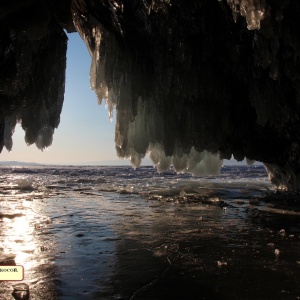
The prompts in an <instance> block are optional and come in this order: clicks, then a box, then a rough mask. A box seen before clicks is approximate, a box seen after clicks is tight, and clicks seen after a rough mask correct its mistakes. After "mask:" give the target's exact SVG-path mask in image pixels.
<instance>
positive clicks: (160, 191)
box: [0, 166, 300, 300]
mask: <svg viewBox="0 0 300 300" xmlns="http://www.w3.org/2000/svg"><path fill="white" fill-rule="evenodd" d="M0 176H1V177H0V255H1V256H0V264H1V265H22V266H23V267H24V280H23V281H22V282H14V281H2V282H0V299H14V298H16V299H21V298H22V297H23V299H26V297H27V299H28V294H29V299H40V300H47V299H49V300H52V299H53V300H56V299H300V283H299V281H300V205H299V203H298V202H299V200H300V199H299V198H300V197H299V195H298V194H296V193H282V192H278V191H276V189H275V188H274V187H273V186H272V185H271V184H270V183H269V181H268V178H267V174H266V172H265V169H264V167H263V166H252V167H250V166H226V167H223V168H222V174H221V175H220V176H209V177H192V176H190V175H188V174H185V175H182V174H176V173H174V172H173V171H172V170H171V171H170V172H168V173H164V174H158V173H157V172H156V170H155V169H153V168H152V167H141V168H138V169H137V170H133V169H132V168H130V167H88V166H86V167H74V166H69V167H59V166H58V167H50V166H48V167H26V168H24V167H13V168H9V167H2V168H0ZM19 283H26V284H27V285H28V287H29V293H28V292H27V291H23V292H22V293H20V292H19V293H17V291H16V289H15V293H14V296H13V295H12V292H13V290H14V287H15V285H17V284H19ZM21 294H22V295H21Z"/></svg>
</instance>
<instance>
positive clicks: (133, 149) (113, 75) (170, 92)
mask: <svg viewBox="0 0 300 300" xmlns="http://www.w3.org/2000/svg"><path fill="white" fill-rule="evenodd" d="M18 3H19V4H18V6H13V5H10V4H1V5H0V7H1V8H2V10H0V12H1V13H0V25H1V27H0V28H1V29H0V36H1V38H2V40H1V41H2V42H1V45H0V57H1V59H2V60H0V64H1V74H0V75H1V76H0V84H1V86H0V96H1V100H2V102H1V104H0V105H1V106H0V108H1V111H0V132H1V134H2V135H1V137H2V140H1V142H0V144H1V143H2V144H4V143H5V145H6V147H7V148H8V149H11V146H12V140H11V134H12V133H13V130H14V125H15V123H16V121H19V122H21V123H22V126H23V128H24V129H25V131H26V141H27V143H29V144H30V143H36V144H37V146H38V147H40V148H43V147H46V146H48V145H49V144H50V143H51V141H52V134H53V131H54V129H55V128H56V126H57V125H58V122H59V114H60V110H61V105H62V99H63V87H64V67H65V46H66V38H65V36H64V33H63V31H62V28H64V29H67V30H69V31H75V30H76V31H78V32H79V33H80V35H81V36H82V38H83V40H84V41H85V43H86V45H87V47H88V49H89V52H90V54H91V56H92V66H91V73H90V78H91V86H92V88H93V89H94V90H95V92H96V95H97V97H98V101H99V103H101V102H102V101H105V102H106V104H107V106H108V108H109V111H110V114H112V112H113V110H114V109H116V120H117V124H116V133H115V134H116V135H115V142H116V151H117V153H118V155H119V156H120V157H122V158H128V159H130V160H131V162H132V164H133V165H134V166H135V167H137V166H139V164H140V163H141V160H142V159H143V157H144V156H145V154H146V153H149V156H150V157H151V159H152V160H153V162H154V164H155V165H156V166H157V169H158V170H159V171H160V172H161V171H164V170H166V169H168V168H169V166H170V165H171V164H172V165H174V168H175V169H176V170H177V171H178V172H191V173H193V174H197V175H199V174H212V173H213V174H216V173H218V172H219V170H220V167H221V165H222V159H223V158H231V156H232V155H233V157H234V158H235V159H237V160H243V159H244V158H245V157H246V158H247V162H248V163H251V161H253V160H258V161H262V162H264V163H266V167H267V169H268V170H269V172H270V178H271V180H272V181H273V182H274V183H276V184H277V185H278V186H281V185H282V186H283V185H284V186H286V187H288V188H290V189H300V184H299V182H300V175H299V174H300V148H299V145H300V133H299V130H298V128H300V100H299V99H300V98H299V97H300V96H299V95H300V85H299V82H300V71H299V70H300V46H299V45H300V37H299V33H298V31H297V28H298V26H299V20H300V19H299V17H298V16H299V14H300V2H299V1H298V0H281V1H273V0H199V1H198V0H197V1H196V0H193V1H186V0H130V1H129V0H124V1H120V0H97V1H96V0H63V1H58V0H55V1H51V4H50V3H48V2H47V3H46V2H45V3H44V2H43V4H41V3H40V2H39V1H38V0H32V1H25V0H23V1H22V0H20V1H19V2H18ZM24 8H26V9H27V10H26V9H25V12H26V13H24ZM37 11H39V14H37V13H36V12H37ZM24 16H25V17H24ZM29 17H30V18H31V19H32V20H31V21H26V20H27V19H28V20H30V18H29ZM18 19H20V20H21V21H20V22H19V23H18V22H17V23H16V21H11V20H18ZM297 24H298V25H297ZM28 74H29V76H27V75H28Z"/></svg>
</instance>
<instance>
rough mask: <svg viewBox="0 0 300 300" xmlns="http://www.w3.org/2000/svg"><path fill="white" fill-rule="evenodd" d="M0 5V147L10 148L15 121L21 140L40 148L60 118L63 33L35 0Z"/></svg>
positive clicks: (51, 133) (49, 143) (62, 76)
mask: <svg viewBox="0 0 300 300" xmlns="http://www.w3.org/2000/svg"><path fill="white" fill-rule="evenodd" d="M5 2H6V1H5ZM0 8H1V9H0V68H1V71H0V128H2V134H1V139H0V151H1V150H2V148H3V146H5V147H6V148H7V149H8V150H11V148H12V134H13V132H14V128H15V125H16V123H17V122H20V123H21V125H22V128H23V129H24V131H25V142H26V143H27V144H28V145H31V144H33V143H35V144H36V146H37V147H38V148H39V149H41V150H42V149H44V148H45V147H48V146H50V145H51V143H52V136H53V133H54V129H55V128H57V126H58V124H59V121H60V113H61V109H62V105H63V100H64V84H65V68H66V47H67V38H66V35H65V33H64V31H63V29H62V28H61V27H60V25H59V24H58V23H57V21H56V20H55V18H54V17H53V16H52V15H51V13H50V12H49V7H48V6H47V5H46V4H44V3H43V2H41V1H27V2H24V1H23V2H22V1H15V2H12V3H2V4H1V5H0Z"/></svg>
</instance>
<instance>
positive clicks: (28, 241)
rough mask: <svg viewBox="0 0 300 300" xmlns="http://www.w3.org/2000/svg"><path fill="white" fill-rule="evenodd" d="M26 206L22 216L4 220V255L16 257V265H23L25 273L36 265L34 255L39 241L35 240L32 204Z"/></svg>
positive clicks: (21, 213)
mask: <svg viewBox="0 0 300 300" xmlns="http://www.w3.org/2000/svg"><path fill="white" fill-rule="evenodd" d="M26 206H27V207H24V206H23V208H22V209H21V210H20V211H19V212H18V213H20V216H15V217H4V218H3V219H2V221H3V222H2V235H3V241H2V245H3V246H2V247H3V248H4V254H5V255H10V256H11V255H13V256H15V262H16V265H22V266H23V267H24V270H25V273H26V270H29V269H31V268H33V267H34V266H35V265H36V261H35V260H34V259H33V254H34V253H35V251H36V249H37V241H36V240H35V238H34V226H33V220H34V214H33V213H32V211H31V210H30V204H28V203H26Z"/></svg>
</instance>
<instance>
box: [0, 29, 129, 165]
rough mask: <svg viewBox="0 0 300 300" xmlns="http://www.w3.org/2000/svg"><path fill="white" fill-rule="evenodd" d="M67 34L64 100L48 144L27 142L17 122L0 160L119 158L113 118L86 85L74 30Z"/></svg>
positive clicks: (86, 64)
mask: <svg viewBox="0 0 300 300" xmlns="http://www.w3.org/2000/svg"><path fill="white" fill-rule="evenodd" d="M68 37H69V43H68V53H67V72H66V90H65V100H64V105H63V110H62V114H61V121H60V125H59V127H58V128H57V129H56V130H55V132H54V139H53V143H52V146H51V147H49V149H47V150H44V151H43V152H42V151H40V150H38V149H37V148H36V146H35V145H31V146H27V145H26V143H25V141H24V131H23V130H22V129H21V127H20V125H17V127H16V131H15V133H14V136H13V143H14V144H13V149H12V151H11V152H10V153H9V152H8V151H7V150H6V149H3V151H2V153H1V154H0V161H24V162H38V163H51V164H75V163H81V162H95V161H112V160H119V158H118V157H117V155H116V151H115V145H114V129H115V119H113V121H112V122H110V120H109V117H108V111H107V110H106V109H105V105H104V104H102V105H98V103H97V98H96V95H95V93H94V91H92V90H91V89H90V82H89V71H90V64H91V57H90V55H89V53H88V51H87V48H86V46H85V44H84V42H83V41H82V40H81V38H80V36H79V35H78V34H77V33H72V34H70V35H69V36H68ZM120 163H123V164H124V163H125V161H123V160H120Z"/></svg>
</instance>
